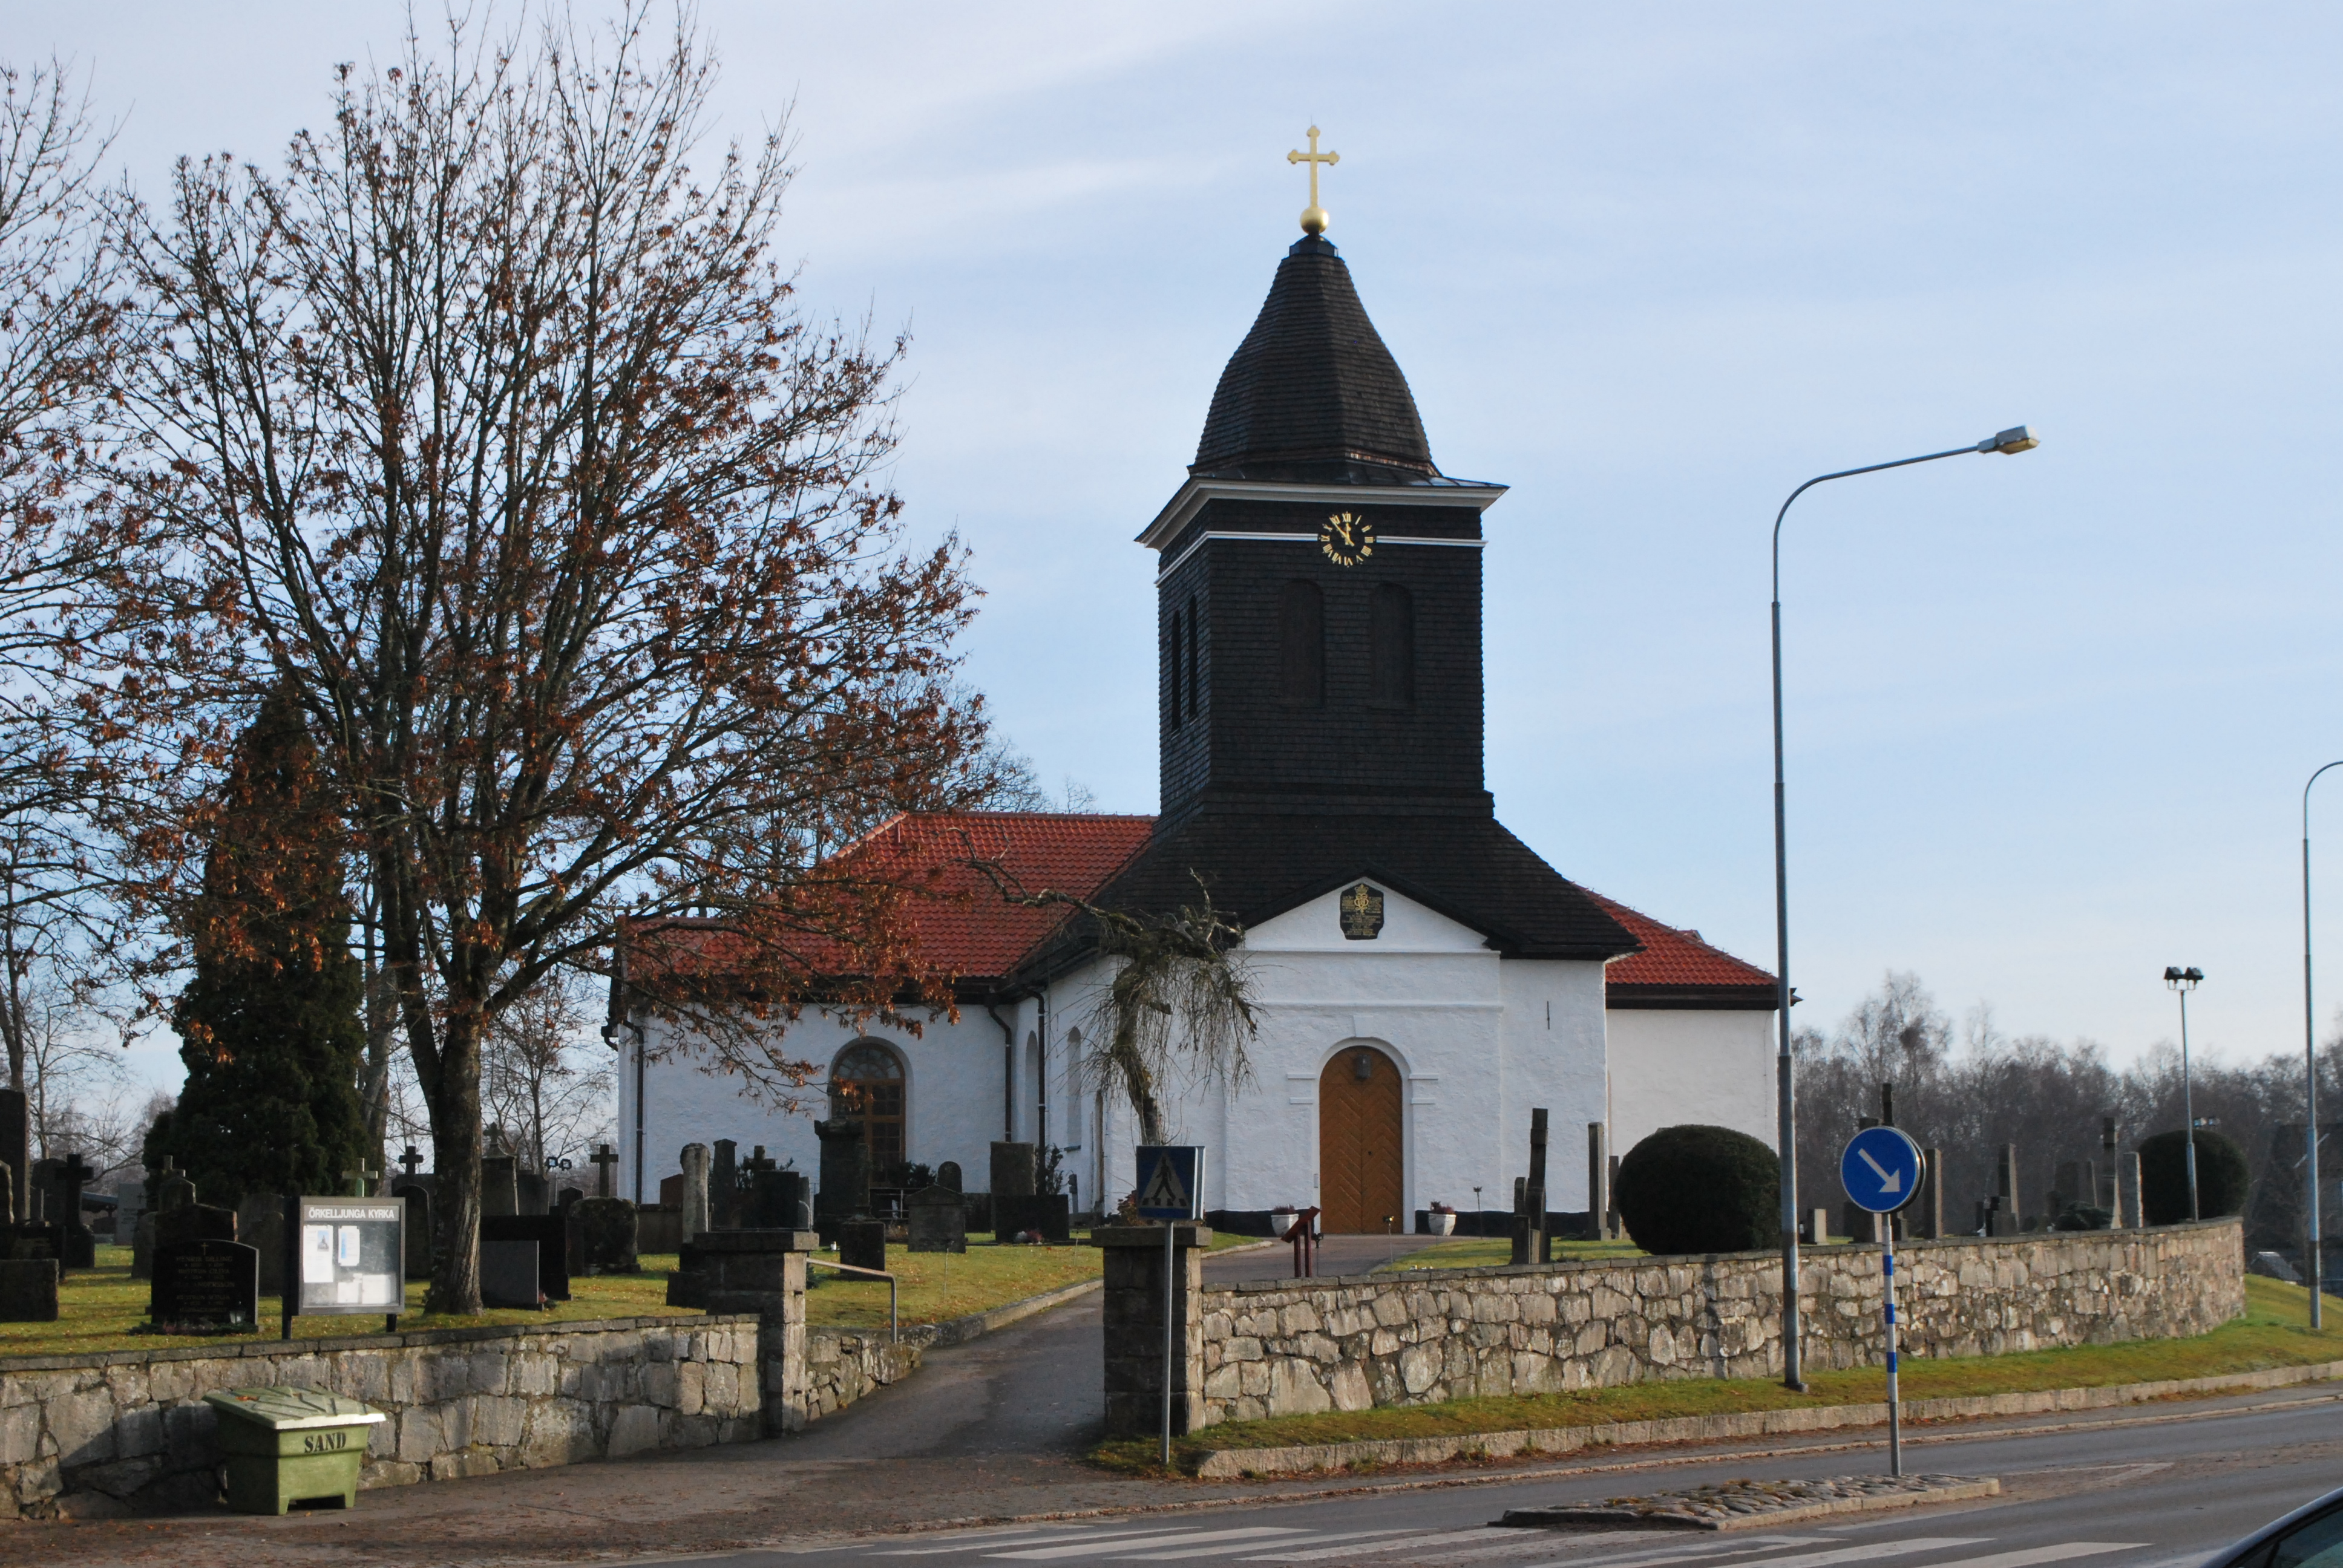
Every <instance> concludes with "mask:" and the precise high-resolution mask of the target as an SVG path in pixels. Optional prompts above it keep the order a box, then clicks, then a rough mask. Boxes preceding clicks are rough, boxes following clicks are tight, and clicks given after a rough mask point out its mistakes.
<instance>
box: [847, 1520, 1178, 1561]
mask: <svg viewBox="0 0 2343 1568" xmlns="http://www.w3.org/2000/svg"><path fill="white" fill-rule="evenodd" d="M1153 1533H1155V1532H1153V1531H1145V1530H1111V1531H1107V1532H1104V1533H1099V1534H1091V1533H1089V1532H1088V1531H1085V1530H1081V1529H1067V1528H1065V1527H1063V1526H1061V1527H1059V1528H1058V1529H1055V1530H1030V1529H1029V1530H988V1531H986V1532H985V1533H983V1534H981V1535H961V1536H958V1537H955V1538H954V1539H953V1540H952V1543H951V1544H950V1545H949V1546H904V1547H899V1548H897V1549H896V1550H894V1551H891V1552H874V1553H870V1555H872V1556H873V1557H942V1556H947V1555H949V1554H950V1553H954V1552H981V1551H985V1550H988V1549H990V1548H991V1547H995V1546H1046V1545H1048V1544H1049V1543H1051V1542H1052V1541H1073V1540H1082V1541H1113V1540H1120V1539H1125V1538H1128V1537H1130V1536H1132V1535H1148V1534H1153Z"/></svg>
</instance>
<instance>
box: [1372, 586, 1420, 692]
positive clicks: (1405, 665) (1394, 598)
mask: <svg viewBox="0 0 2343 1568" xmlns="http://www.w3.org/2000/svg"><path fill="white" fill-rule="evenodd" d="M1367 639H1368V647H1367V700H1368V701H1370V702H1372V703H1373V704H1374V705H1375V706H1376V707H1378V708H1413V707H1414V706H1415V596H1414V595H1413V594H1411V593H1409V592H1408V591H1407V589H1405V588H1402V587H1400V586H1399V584H1397V583H1377V584H1376V585H1375V591H1374V597H1373V599H1372V600H1371V601H1370V602H1369V605H1368V615H1367Z"/></svg>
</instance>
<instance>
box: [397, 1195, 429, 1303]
mask: <svg viewBox="0 0 2343 1568" xmlns="http://www.w3.org/2000/svg"><path fill="white" fill-rule="evenodd" d="M390 1195H391V1196H392V1197H394V1198H397V1199H398V1200H399V1201H401V1202H403V1203H405V1204H406V1205H407V1256H406V1257H404V1258H402V1259H400V1260H399V1271H400V1272H402V1273H404V1274H405V1275H406V1276H407V1278H408V1279H410V1280H427V1279H429V1278H430V1277H431V1193H430V1191H429V1190H428V1189H427V1188H426V1187H425V1186H424V1185H423V1184H422V1183H421V1182H420V1181H416V1180H415V1174H414V1172H413V1171H409V1172H407V1175H405V1176H404V1177H401V1178H400V1179H399V1180H397V1181H394V1182H392V1183H391V1187H390Z"/></svg>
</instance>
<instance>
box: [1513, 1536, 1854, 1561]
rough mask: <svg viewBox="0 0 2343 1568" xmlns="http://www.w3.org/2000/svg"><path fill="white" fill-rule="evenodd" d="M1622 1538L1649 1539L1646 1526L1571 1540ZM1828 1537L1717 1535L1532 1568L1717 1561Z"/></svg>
mask: <svg viewBox="0 0 2343 1568" xmlns="http://www.w3.org/2000/svg"><path fill="white" fill-rule="evenodd" d="M1623 1538H1633V1539H1640V1540H1643V1541H1649V1540H1650V1539H1651V1538H1652V1533H1651V1532H1650V1531H1648V1530H1636V1531H1632V1532H1631V1531H1612V1532H1610V1533H1606V1534H1603V1535H1581V1536H1578V1537H1576V1538H1575V1539H1574V1540H1573V1541H1572V1542H1571V1544H1572V1545H1574V1546H1589V1545H1593V1544H1594V1543H1598V1542H1604V1541H1616V1540H1621V1539H1623ZM1829 1539H1830V1537H1829V1536H1827V1535H1743V1536H1740V1537H1737V1538H1736V1537H1734V1536H1730V1535H1726V1536H1720V1537H1718V1538H1717V1539H1715V1540H1712V1541H1704V1542H1700V1543H1682V1542H1676V1543H1670V1544H1668V1545H1666V1546H1660V1547H1646V1548H1645V1549H1644V1550H1643V1551H1641V1552H1614V1553H1604V1555H1602V1556H1600V1557H1564V1558H1562V1559H1560V1560H1558V1561H1557V1562H1554V1563H1539V1564H1537V1565H1536V1568H1666V1565H1667V1564H1669V1563H1717V1562H1718V1561H1719V1559H1724V1558H1742V1557H1748V1556H1749V1555H1750V1554H1751V1553H1758V1552H1778V1551H1780V1550H1781V1549H1782V1548H1783V1547H1785V1546H1814V1545H1818V1544H1820V1543H1823V1542H1825V1541H1828V1540H1829ZM1722 1568H1771V1564H1769V1563H1764V1562H1758V1561H1750V1562H1737V1563H1723V1564H1722Z"/></svg>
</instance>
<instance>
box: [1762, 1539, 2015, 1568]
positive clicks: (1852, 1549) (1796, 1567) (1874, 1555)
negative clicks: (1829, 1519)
mask: <svg viewBox="0 0 2343 1568" xmlns="http://www.w3.org/2000/svg"><path fill="white" fill-rule="evenodd" d="M1992 1539H1993V1538H1992V1537H1991V1536H1989V1535H1918V1536H1915V1537H1913V1538H1912V1539H1911V1540H1908V1541H1867V1542H1865V1543H1863V1544H1862V1545H1860V1546H1840V1547H1837V1548H1835V1549H1834V1550H1832V1551H1828V1552H1801V1553H1796V1554H1795V1555H1793V1556H1789V1557H1760V1558H1757V1559H1755V1561H1753V1562H1751V1563H1747V1564H1745V1568H1832V1565H1833V1564H1834V1563H1875V1562H1878V1561H1879V1560H1880V1559H1881V1558H1884V1557H1909V1556H1911V1555H1912V1554H1913V1553H1916V1552H1941V1551H1943V1550H1944V1549H1945V1548H1946V1547H1947V1546H1983V1545H1985V1544H1986V1543H1987V1542H1989V1541H1991V1540H1992ZM1941 1568H1954V1565H1953V1564H1952V1563H1945V1564H1942V1565H1941Z"/></svg>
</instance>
